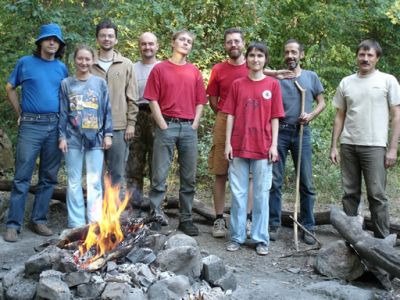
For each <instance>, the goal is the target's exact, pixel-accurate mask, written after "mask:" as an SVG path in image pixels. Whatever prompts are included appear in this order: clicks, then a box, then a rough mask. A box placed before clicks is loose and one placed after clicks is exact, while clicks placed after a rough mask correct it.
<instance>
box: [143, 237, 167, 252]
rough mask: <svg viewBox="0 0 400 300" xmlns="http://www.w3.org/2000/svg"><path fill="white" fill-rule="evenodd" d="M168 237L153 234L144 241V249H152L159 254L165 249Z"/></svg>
mask: <svg viewBox="0 0 400 300" xmlns="http://www.w3.org/2000/svg"><path fill="white" fill-rule="evenodd" d="M167 239H168V238H167V236H165V235H164V234H159V233H156V234H152V235H148V236H147V237H146V238H145V240H144V241H143V247H147V248H150V249H151V250H153V251H154V253H158V252H159V251H160V250H162V249H163V248H164V244H165V242H166V241H167Z"/></svg>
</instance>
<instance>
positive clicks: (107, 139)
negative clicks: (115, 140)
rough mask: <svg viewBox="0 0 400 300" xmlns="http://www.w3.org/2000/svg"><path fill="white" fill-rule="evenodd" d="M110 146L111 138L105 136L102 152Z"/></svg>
mask: <svg viewBox="0 0 400 300" xmlns="http://www.w3.org/2000/svg"><path fill="white" fill-rule="evenodd" d="M111 145H112V138H111V136H106V137H105V138H104V140H103V148H104V150H107V149H110V148H111Z"/></svg>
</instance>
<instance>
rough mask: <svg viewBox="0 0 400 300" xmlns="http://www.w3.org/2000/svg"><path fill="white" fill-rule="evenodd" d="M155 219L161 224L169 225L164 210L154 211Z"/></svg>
mask: <svg viewBox="0 0 400 300" xmlns="http://www.w3.org/2000/svg"><path fill="white" fill-rule="evenodd" d="M153 217H154V219H155V220H156V221H157V222H158V223H160V224H161V226H168V217H167V216H166V215H165V214H164V212H156V213H153Z"/></svg>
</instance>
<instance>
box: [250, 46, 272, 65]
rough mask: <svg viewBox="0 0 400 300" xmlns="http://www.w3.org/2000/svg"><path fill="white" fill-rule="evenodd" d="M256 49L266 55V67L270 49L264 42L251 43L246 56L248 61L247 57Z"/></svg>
mask: <svg viewBox="0 0 400 300" xmlns="http://www.w3.org/2000/svg"><path fill="white" fill-rule="evenodd" d="M254 49H256V50H258V51H260V52H262V53H264V55H265V65H264V67H265V66H266V65H267V64H268V62H269V51H268V47H267V46H266V45H265V44H264V43H262V42H251V43H250V45H249V46H248V47H247V50H246V54H245V55H244V56H245V57H246V59H247V56H249V53H250V52H251V51H253V50H254Z"/></svg>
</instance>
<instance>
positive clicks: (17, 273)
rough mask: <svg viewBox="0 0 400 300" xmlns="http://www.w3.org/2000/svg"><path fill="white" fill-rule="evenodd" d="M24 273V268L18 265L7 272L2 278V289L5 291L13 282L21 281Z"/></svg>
mask: <svg viewBox="0 0 400 300" xmlns="http://www.w3.org/2000/svg"><path fill="white" fill-rule="evenodd" d="M24 272H25V266H23V265H19V266H16V267H15V268H12V269H11V270H10V271H8V272H7V273H6V274H5V275H4V277H3V287H4V289H5V290H7V289H8V288H9V287H10V286H12V285H13V284H14V283H15V282H19V281H21V280H22V279H23V277H24Z"/></svg>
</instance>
